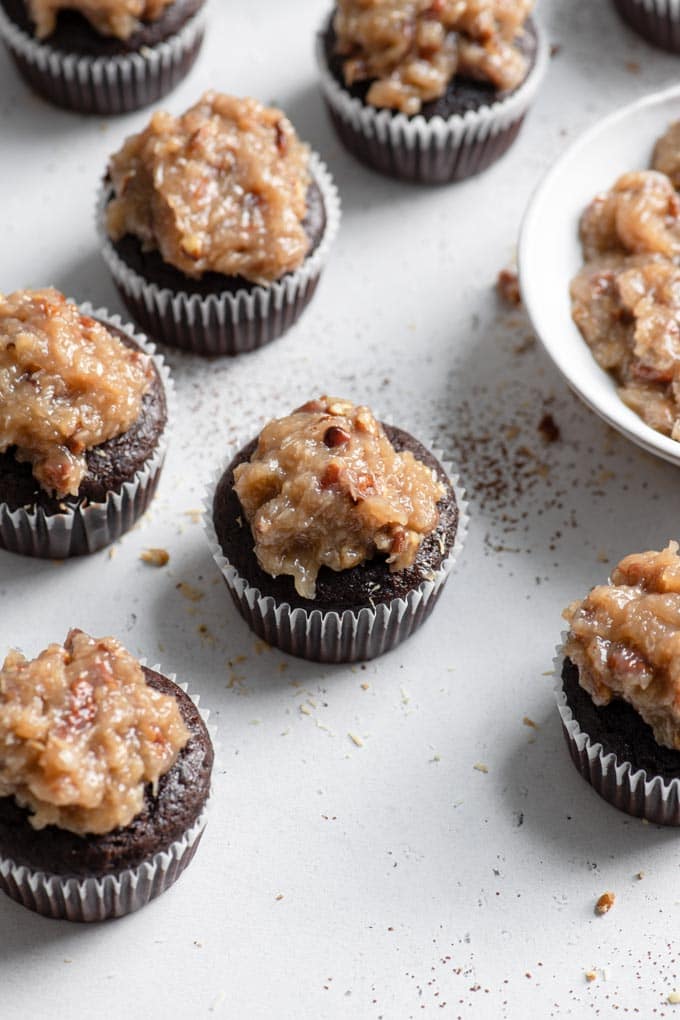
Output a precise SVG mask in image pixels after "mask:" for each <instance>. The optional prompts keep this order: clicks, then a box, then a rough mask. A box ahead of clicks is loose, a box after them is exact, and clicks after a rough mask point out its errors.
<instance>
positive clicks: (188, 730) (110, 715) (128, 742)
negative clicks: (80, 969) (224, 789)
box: [0, 630, 213, 921]
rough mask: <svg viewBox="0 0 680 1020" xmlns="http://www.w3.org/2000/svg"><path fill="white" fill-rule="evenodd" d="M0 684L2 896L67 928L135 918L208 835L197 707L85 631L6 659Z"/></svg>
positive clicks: (207, 744) (207, 751)
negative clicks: (34, 654)
mask: <svg viewBox="0 0 680 1020" xmlns="http://www.w3.org/2000/svg"><path fill="white" fill-rule="evenodd" d="M0 680H1V681H2V682H1V683H0V889H2V890H3V891H4V892H5V893H7V895H8V896H11V898H12V899H14V900H17V902H19V903H22V904H23V905H24V906H26V907H28V908H29V909H31V910H35V911H37V912H38V913H40V914H44V915H45V916H47V917H53V918H62V919H66V920H70V921H102V920H105V919H107V918H111V917H120V916H122V915H123V914H128V913H131V912H132V911H134V910H138V909H139V908H140V907H142V906H144V905H145V904H146V903H148V902H149V901H150V900H152V899H154V898H155V897H156V896H158V895H160V893H162V892H164V891H165V890H166V889H168V888H169V887H170V886H171V885H172V884H173V882H175V881H176V879H177V878H178V877H179V875H180V874H181V873H182V871H183V870H184V868H185V867H186V866H187V865H188V864H189V862H190V861H191V859H192V857H193V855H194V853H195V851H196V848H197V846H198V844H199V842H200V839H201V836H202V834H203V830H204V828H205V824H206V819H207V813H206V805H207V801H208V797H209V793H210V776H211V770H212V765H213V748H212V743H211V740H210V736H209V733H208V730H207V728H206V724H205V721H204V719H203V718H202V716H201V714H200V713H199V711H198V709H197V706H196V704H195V703H194V702H193V701H192V700H191V698H190V697H189V696H188V695H187V694H186V693H185V692H184V690H183V689H182V688H180V687H178V686H177V684H176V683H174V681H173V680H171V679H169V678H168V677H165V676H163V675H162V674H160V673H158V672H157V671H156V670H152V669H147V668H146V667H143V666H142V665H141V664H140V663H139V662H138V661H137V660H136V659H135V658H134V657H133V656H132V655H130V653H129V652H127V651H126V650H125V649H124V648H123V647H122V646H121V645H120V644H119V643H118V642H117V641H115V640H114V639H113V638H99V639H95V638H91V637H89V636H88V635H87V634H85V633H83V631H79V630H72V631H71V632H70V633H69V634H68V636H67V638H66V641H65V643H64V646H63V647H62V646H61V645H58V644H53V645H50V646H49V647H48V648H47V649H45V651H43V652H41V653H40V655H39V656H38V657H37V658H36V659H34V660H32V661H30V662H29V661H27V660H26V659H25V658H24V656H23V655H22V654H21V653H20V652H17V651H13V652H10V653H9V655H8V656H7V658H6V660H5V663H4V666H3V667H2V670H1V671H0ZM37 695H39V696H37Z"/></svg>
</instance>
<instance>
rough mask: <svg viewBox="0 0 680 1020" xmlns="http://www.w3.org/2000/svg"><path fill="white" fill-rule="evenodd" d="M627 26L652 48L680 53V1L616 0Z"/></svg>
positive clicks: (615, 4) (617, 7) (618, 9)
mask: <svg viewBox="0 0 680 1020" xmlns="http://www.w3.org/2000/svg"><path fill="white" fill-rule="evenodd" d="M614 6H615V7H616V10H617V11H618V13H619V15H620V16H621V18H622V19H623V21H625V22H626V24H627V25H628V26H629V27H630V28H632V29H633V31H634V32H637V34H638V35H640V36H642V38H643V39H646V41H647V42H648V43H651V44H652V46H657V47H658V48H659V49H662V50H668V52H669V53H680V3H678V0H614Z"/></svg>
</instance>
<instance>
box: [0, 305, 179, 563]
mask: <svg viewBox="0 0 680 1020" xmlns="http://www.w3.org/2000/svg"><path fill="white" fill-rule="evenodd" d="M79 308H80V310H81V312H82V313H83V314H84V315H91V316H92V317H93V318H95V319H99V320H101V321H102V322H104V323H108V324H109V325H111V326H114V327H115V328H116V329H119V330H121V332H123V333H125V334H126V335H127V336H129V337H131V339H133V340H134V341H135V343H136V344H137V345H138V346H139V348H140V350H142V351H144V353H145V354H148V355H149V357H151V358H152V360H153V362H154V365H155V367H156V371H157V372H158V375H159V378H160V380H161V385H162V387H163V389H164V391H165V397H166V402H167V407H168V425H166V427H165V429H164V431H163V434H162V435H161V436H160V437H159V441H158V445H157V447H156V450H155V451H154V453H153V455H152V456H151V457H150V458H149V459H148V461H147V462H146V464H145V465H144V467H143V468H141V469H140V470H139V471H137V472H136V474H135V475H134V477H133V478H132V479H130V481H127V482H124V483H123V485H122V486H121V488H120V490H118V491H117V492H109V493H108V494H107V497H106V499H105V501H104V502H102V503H95V502H85V501H83V503H82V505H78V506H75V507H69V506H68V505H67V504H64V506H66V507H67V509H66V510H64V511H63V512H60V513H56V514H53V513H46V512H45V511H44V510H43V509H42V508H41V507H35V506H24V507H18V508H17V509H15V510H11V509H10V508H9V506H8V505H7V504H6V503H2V502H0V548H3V549H6V550H7V551H8V552H14V553H19V554H21V555H23V556H37V557H40V558H42V559H57V560H60V559H67V558H68V557H70V556H82V555H87V554H89V553H93V552H96V551H97V550H98V549H102V548H103V547H104V546H107V545H110V544H111V543H112V542H115V541H116V540H117V539H118V538H120V536H121V535H123V534H124V533H125V532H126V531H129V530H130V528H131V527H132V526H133V524H134V523H135V522H136V521H137V520H138V519H139V517H141V515H142V514H143V513H144V512H145V511H146V509H147V507H148V506H149V504H150V503H151V500H152V499H153V496H154V493H155V491H156V487H157V485H158V479H159V477H160V473H161V468H162V467H163V462H164V461H165V454H166V451H167V446H168V439H169V434H170V429H169V423H170V422H171V420H172V405H173V399H174V386H173V383H172V379H171V377H170V372H169V370H168V367H167V365H166V364H165V362H164V360H163V358H162V357H161V355H159V354H157V353H156V348H155V346H154V345H153V344H152V343H150V342H149V341H148V340H147V338H146V337H145V336H143V335H142V334H141V333H138V332H136V331H135V329H134V327H133V326H132V325H130V324H129V323H126V322H124V321H123V320H122V319H121V317H120V316H119V315H111V314H110V313H109V312H108V311H107V310H106V309H105V308H93V307H92V305H91V304H89V302H86V303H85V304H81V305H79Z"/></svg>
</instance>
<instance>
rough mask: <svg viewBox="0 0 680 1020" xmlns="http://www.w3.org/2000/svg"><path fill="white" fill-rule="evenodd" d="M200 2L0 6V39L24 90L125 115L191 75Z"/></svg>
mask: <svg viewBox="0 0 680 1020" xmlns="http://www.w3.org/2000/svg"><path fill="white" fill-rule="evenodd" d="M203 4H204V0H108V2H107V3H93V2H92V0H0V38H1V39H2V40H3V42H4V43H5V45H6V47H7V49H8V51H9V53H10V55H11V57H12V58H13V60H14V62H15V64H16V66H17V69H18V70H19V73H20V74H21V76H22V77H23V78H24V79H25V81H26V82H27V84H28V85H29V86H30V87H31V88H32V89H33V91H34V92H37V93H38V95H40V96H42V97H43V98H44V99H47V100H49V101H50V102H52V103H55V104H56V105H57V106H62V107H65V108H66V109H68V110H75V111H77V112H78V113H89V114H118V113H129V112H130V111H131V110H137V109H139V108H140V107H142V106H149V105H150V104H151V103H155V102H157V101H158V100H159V99H160V98H161V96H164V95H166V93H168V92H170V91H171V89H173V88H174V87H175V86H176V85H177V84H178V83H179V82H180V81H181V80H182V78H184V77H185V75H187V74H188V73H189V71H190V70H191V67H192V66H193V63H194V61H195V60H196V57H197V56H198V51H199V50H200V48H201V44H202V42H203V33H204V24H203V12H202V8H203Z"/></svg>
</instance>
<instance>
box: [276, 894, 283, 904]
mask: <svg viewBox="0 0 680 1020" xmlns="http://www.w3.org/2000/svg"><path fill="white" fill-rule="evenodd" d="M275 899H276V901H277V902H278V901H279V900H282V899H283V893H282V892H280V893H279V894H278V896H276V897H275Z"/></svg>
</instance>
